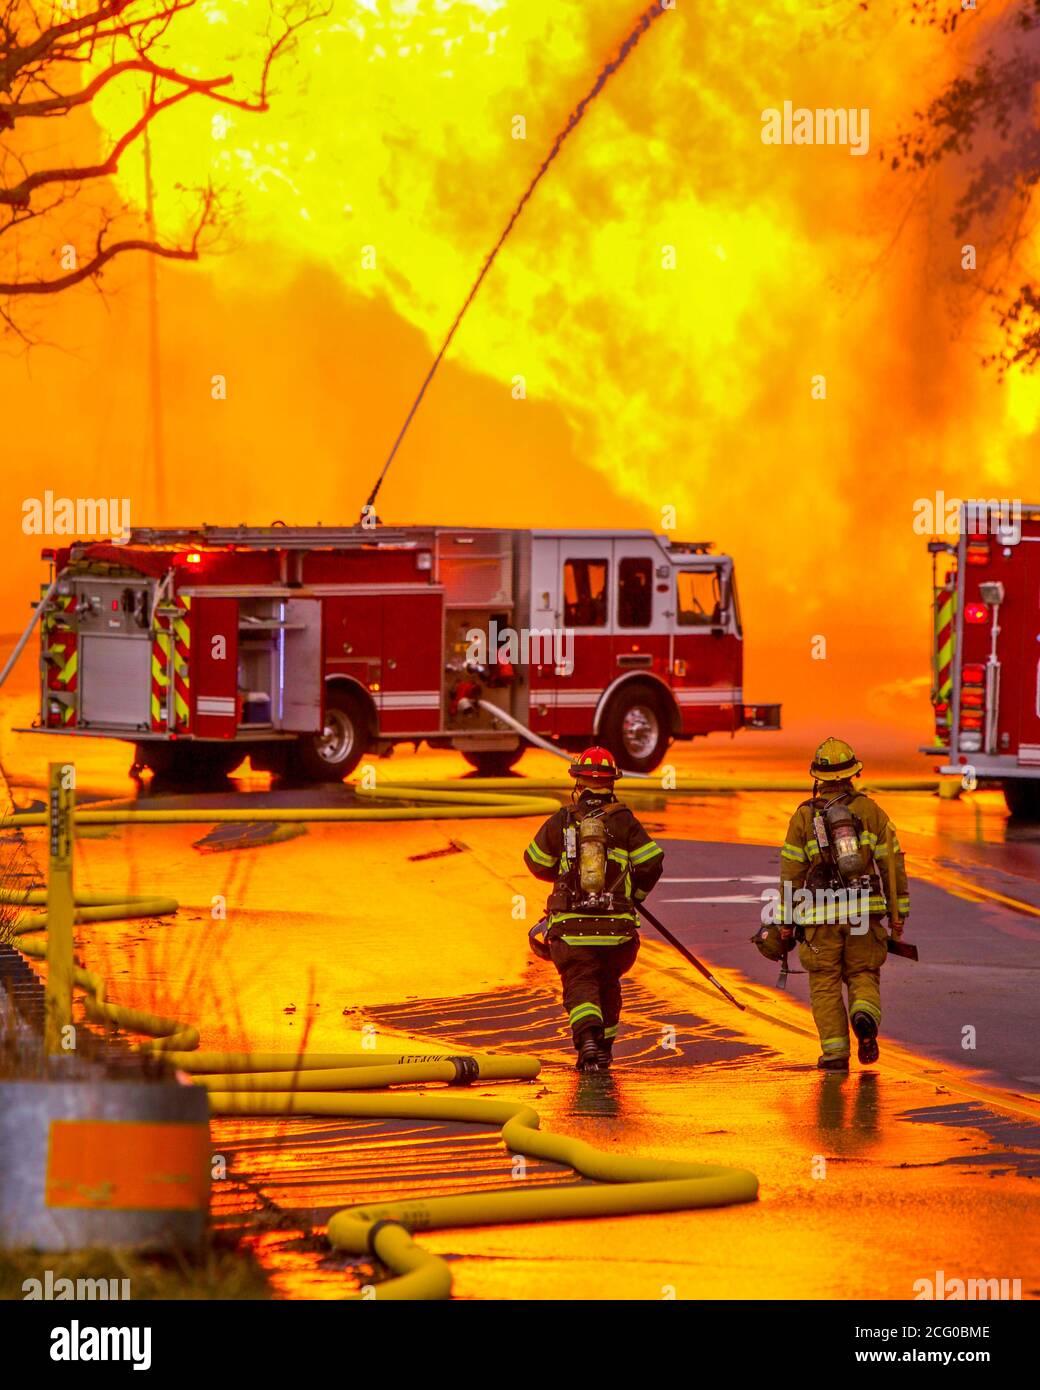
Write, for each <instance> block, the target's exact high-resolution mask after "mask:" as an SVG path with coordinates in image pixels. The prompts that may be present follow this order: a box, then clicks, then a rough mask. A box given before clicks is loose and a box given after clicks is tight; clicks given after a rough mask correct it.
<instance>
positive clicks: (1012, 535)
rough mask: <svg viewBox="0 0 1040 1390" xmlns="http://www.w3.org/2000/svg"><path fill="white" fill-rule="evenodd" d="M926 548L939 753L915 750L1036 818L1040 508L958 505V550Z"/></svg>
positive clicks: (933, 544)
mask: <svg viewBox="0 0 1040 1390" xmlns="http://www.w3.org/2000/svg"><path fill="white" fill-rule="evenodd" d="M928 549H929V551H930V553H931V555H932V565H933V579H932V596H933V632H934V645H933V650H932V706H933V709H934V715H935V746H933V747H929V748H924V749H922V750H921V751H922V752H925V753H929V754H931V755H933V756H934V755H939V756H941V757H942V758H944V760H945V761H944V763H943V765H942V767H941V768H940V771H941V772H943V773H947V774H955V775H957V776H959V777H960V778H961V779H962V781H963V782H964V784H965V786H967V787H969V788H972V787H974V786H1000V787H1002V789H1003V792H1004V799H1005V801H1006V802H1007V806H1008V809H1009V810H1010V812H1011V814H1012V815H1021V816H1029V817H1031V818H1037V817H1040V506H1035V505H1034V506H1026V505H1025V504H1024V503H1017V502H1016V503H1014V504H1013V508H1011V507H1009V506H1008V505H1007V504H998V503H996V502H978V503H965V504H962V506H961V508H960V520H959V537H958V539H957V541H956V543H949V542H946V541H942V540H934V541H930V542H929V544H928Z"/></svg>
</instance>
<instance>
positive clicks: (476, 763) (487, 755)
mask: <svg viewBox="0 0 1040 1390" xmlns="http://www.w3.org/2000/svg"><path fill="white" fill-rule="evenodd" d="M526 747H527V744H526V743H524V742H523V741H521V742H520V743H518V744H517V745H516V747H515V748H508V749H502V748H494V749H488V751H487V752H480V751H479V750H478V749H475V748H465V749H463V750H462V756H463V757H464V758H465V759H466V761H467V762H468V763H469V765H470V767H475V768H476V770H477V771H478V772H479V773H480V775H481V777H504V776H505V775H506V773H507V772H509V771H510V770H511V769H512V768H514V767H515V766H516V765H517V763H518V762H519V761H520V759H521V758H522V757H523V756H524V750H525V748H526Z"/></svg>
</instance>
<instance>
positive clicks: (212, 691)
mask: <svg viewBox="0 0 1040 1390" xmlns="http://www.w3.org/2000/svg"><path fill="white" fill-rule="evenodd" d="M192 615H193V617H192V627H193V629H194V630H193V633H192V654H193V668H194V669H193V675H192V683H193V685H194V688H195V724H194V727H193V730H192V732H193V733H195V734H198V736H199V737H200V738H234V737H235V735H236V734H237V732H238V599H237V598H195V599H193V600H192Z"/></svg>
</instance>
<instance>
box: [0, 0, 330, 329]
mask: <svg viewBox="0 0 1040 1390" xmlns="http://www.w3.org/2000/svg"><path fill="white" fill-rule="evenodd" d="M195 4H196V0H53V2H52V3H51V4H48V3H47V0H43V3H39V0H0V318H2V320H3V323H2V324H0V329H2V328H3V327H5V326H6V327H7V328H9V329H14V331H16V332H20V330H19V329H18V327H17V325H16V323H15V320H14V318H13V317H12V313H13V308H14V304H15V303H16V302H17V301H18V300H19V299H22V298H23V297H24V296H30V295H35V296H38V295H50V294H57V293H60V292H61V291H63V290H67V289H70V288H71V287H72V286H74V285H78V284H81V283H83V282H84V281H93V282H95V283H97V281H98V278H99V276H100V274H101V272H102V270H103V268H104V267H105V265H107V263H108V262H109V261H111V260H112V259H113V258H114V257H116V256H120V255H123V254H125V253H126V252H128V251H144V252H147V253H150V254H151V255H154V256H162V257H166V258H168V259H171V260H181V261H193V260H196V259H197V258H198V256H199V252H200V249H202V248H203V246H204V245H205V244H206V241H207V236H208V234H210V233H212V232H213V231H214V230H215V229H216V227H217V226H218V225H219V222H220V220H221V209H220V199H219V193H218V190H216V189H214V187H213V186H212V185H208V186H207V187H205V188H201V189H198V190H193V191H192V193H193V196H192V210H193V215H192V217H191V218H190V222H189V229H188V231H187V233H186V235H185V236H184V238H183V239H182V240H181V241H180V242H178V243H177V244H167V243H166V242H164V241H163V240H161V239H159V238H158V237H157V236H156V234H155V229H154V226H153V225H152V221H151V219H150V217H149V216H148V214H147V212H145V211H142V210H138V209H134V208H131V207H130V206H129V205H127V204H126V203H123V202H120V201H119V200H118V198H117V197H116V196H115V193H114V191H113V190H112V187H111V183H110V180H111V179H112V177H113V175H115V174H116V172H117V171H118V169H119V166H120V161H121V160H122V159H123V157H124V156H125V155H126V154H127V152H128V151H130V150H131V149H133V147H134V146H135V145H137V144H138V142H140V141H141V140H142V137H144V136H145V133H146V131H147V130H148V128H149V126H150V125H151V123H152V122H153V121H156V120H158V119H159V118H160V117H162V116H163V114H164V113H165V112H167V111H168V110H170V108H171V107H174V106H177V105H179V104H180V103H181V102H184V101H189V100H204V101H210V102H214V103H216V104H218V105H223V106H229V107H236V108H237V109H238V110H240V111H251V112H262V111H266V110H267V109H268V102H269V98H270V94H271V75H272V71H273V69H274V66H275V64H276V63H277V62H278V60H279V59H281V58H284V57H285V56H286V55H287V54H288V53H289V52H290V50H291V49H292V47H293V45H294V42H295V39H296V35H297V33H298V31H299V29H300V28H301V27H302V26H303V25H304V24H307V23H308V22H309V21H311V20H312V19H314V18H316V17H318V15H319V14H325V13H327V12H328V11H327V10H321V11H319V10H318V8H317V7H316V4H315V3H314V0H288V3H287V4H286V5H285V6H283V7H281V8H272V9H271V10H270V11H269V14H268V21H267V28H266V32H265V35H264V50H263V57H262V59H261V61H260V64H259V69H258V71H257V72H256V75H255V77H254V79H253V81H252V82H251V83H248V82H245V81H243V80H242V78H241V77H240V76H237V75H236V74H234V73H221V74H218V75H216V76H213V77H206V76H197V75H195V74H194V73H193V72H186V71H183V70H182V69H180V68H177V67H171V66H169V65H168V64H167V63H165V62H164V61H163V57H164V55H165V54H166V53H167V52H168V42H169V39H170V36H171V34H173V33H175V31H176V25H177V22H178V19H179V17H180V16H181V15H183V13H184V12H185V11H187V10H190V9H192V8H193V7H194V5H195ZM114 83H123V84H127V83H134V84H136V88H135V90H137V91H139V93H140V97H139V101H138V102H137V103H135V107H136V111H138V112H139V114H136V115H135V118H134V119H132V120H128V121H127V123H126V124H125V126H124V127H123V128H122V129H121V130H120V131H119V132H118V133H117V134H116V135H115V136H114V137H112V138H108V137H106V136H105V135H104V134H103V133H102V134H101V135H100V136H99V137H98V138H99V139H100V141H101V144H102V146H103V149H102V152H101V154H100V156H99V157H97V158H96V159H94V160H85V161H83V162H79V163H77V162H74V161H73V162H65V161H64V160H63V159H62V158H61V155H60V153H59V154H58V155H57V156H56V155H55V151H56V150H57V151H61V150H62V148H63V146H64V147H67V146H68V145H69V144H70V143H72V144H75V145H76V146H77V147H78V148H83V147H84V146H86V145H88V144H89V141H87V140H79V141H73V142H70V141H68V140H66V139H64V136H65V135H66V134H68V133H70V132H71V130H72V126H71V125H70V124H68V123H70V122H74V121H76V120H77V118H81V117H82V116H83V114H84V113H89V112H90V110H91V104H92V103H93V102H94V101H95V99H96V98H97V97H98V96H99V94H100V93H102V92H104V91H105V89H106V88H109V87H110V86H111V85H112V84H114ZM53 122H58V123H60V128H53V127H52V125H51V124H50V123H53ZM73 203H75V204H76V206H75V208H74V209H73V208H70V206H69V205H70V204H73ZM70 212H74V213H75V216H76V226H77V236H78V239H79V240H81V241H82V240H83V236H84V233H83V228H84V226H85V227H86V242H85V244H84V249H83V252H82V254H80V252H79V250H73V251H66V252H65V254H64V255H62V253H61V248H62V243H64V242H65V241H66V236H65V235H63V234H62V228H63V227H65V228H67V226H68V214H69V213H70ZM30 227H31V232H30ZM22 336H24V334H23V335H22Z"/></svg>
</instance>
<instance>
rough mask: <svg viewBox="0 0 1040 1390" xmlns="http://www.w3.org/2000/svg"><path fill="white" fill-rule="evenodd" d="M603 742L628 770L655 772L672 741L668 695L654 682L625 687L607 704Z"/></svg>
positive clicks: (622, 766)
mask: <svg viewBox="0 0 1040 1390" xmlns="http://www.w3.org/2000/svg"><path fill="white" fill-rule="evenodd" d="M600 733H601V735H602V738H603V742H604V743H605V744H606V746H607V747H608V748H609V749H610V751H611V752H612V753H613V754H614V757H615V758H617V760H618V766H619V767H621V768H622V769H623V770H624V771H626V772H652V771H653V770H654V768H655V767H657V765H658V763H660V761H661V759H662V758H663V757H664V755H665V752H666V750H667V748H668V744H669V743H670V741H671V721H670V720H669V717H668V712H667V710H666V708H665V702H664V699H663V698H662V697H661V695H660V694H658V692H657V691H656V690H655V689H654V688H653V686H651V685H628V686H625V687H623V688H622V689H621V690H619V691H618V693H617V694H616V695H615V696H614V698H613V699H612V700H611V702H610V704H609V705H608V706H607V711H606V714H605V715H604V717H603V723H602V725H601V728H600Z"/></svg>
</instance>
